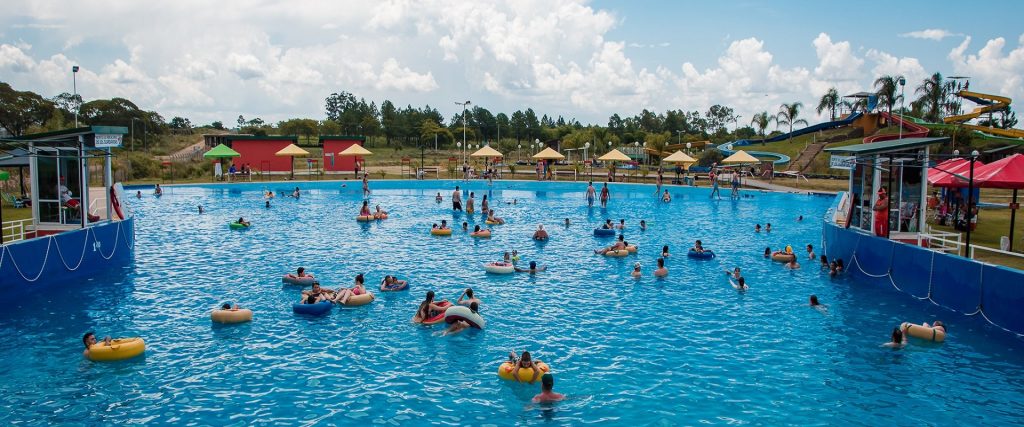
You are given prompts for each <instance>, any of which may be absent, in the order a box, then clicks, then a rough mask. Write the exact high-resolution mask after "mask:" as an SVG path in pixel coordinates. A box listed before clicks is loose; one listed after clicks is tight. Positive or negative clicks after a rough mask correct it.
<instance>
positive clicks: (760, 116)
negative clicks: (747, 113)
mask: <svg viewBox="0 0 1024 427" xmlns="http://www.w3.org/2000/svg"><path fill="white" fill-rule="evenodd" d="M774 121H775V116H770V115H768V112H767V111H762V112H760V113H757V114H754V117H753V118H752V119H750V124H752V125H754V127H755V128H756V129H757V133H758V134H759V135H761V145H764V131H765V129H768V124H769V123H771V122H774Z"/></svg>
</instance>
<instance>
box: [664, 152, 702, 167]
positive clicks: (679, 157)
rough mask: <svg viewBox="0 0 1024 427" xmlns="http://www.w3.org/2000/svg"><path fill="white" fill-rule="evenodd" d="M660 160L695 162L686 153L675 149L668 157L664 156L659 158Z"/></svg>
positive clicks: (684, 162) (695, 161)
mask: <svg viewBox="0 0 1024 427" xmlns="http://www.w3.org/2000/svg"><path fill="white" fill-rule="evenodd" d="M661 161H662V162H668V163H682V164H686V163H697V160H696V159H694V158H693V157H690V156H688V155H686V153H684V152H682V151H676V152H675V153H672V154H671V155H669V156H668V157H666V158H664V159H661Z"/></svg>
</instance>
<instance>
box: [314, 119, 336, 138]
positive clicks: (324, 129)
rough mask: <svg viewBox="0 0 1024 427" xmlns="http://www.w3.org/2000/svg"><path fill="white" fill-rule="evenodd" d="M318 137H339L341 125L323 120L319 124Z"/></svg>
mask: <svg viewBox="0 0 1024 427" xmlns="http://www.w3.org/2000/svg"><path fill="white" fill-rule="evenodd" d="M319 128H320V135H341V125H339V124H338V122H336V121H333V120H324V121H322V122H320V124H319Z"/></svg>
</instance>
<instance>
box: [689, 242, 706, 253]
mask: <svg viewBox="0 0 1024 427" xmlns="http://www.w3.org/2000/svg"><path fill="white" fill-rule="evenodd" d="M690 250H691V251H694V252H696V253H699V254H700V253H704V245H703V244H701V242H700V240H698V241H696V242H695V243H694V244H693V247H692V248H690Z"/></svg>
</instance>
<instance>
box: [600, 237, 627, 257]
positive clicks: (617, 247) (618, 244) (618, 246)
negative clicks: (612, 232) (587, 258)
mask: <svg viewBox="0 0 1024 427" xmlns="http://www.w3.org/2000/svg"><path fill="white" fill-rule="evenodd" d="M624 249H626V242H625V236H623V235H621V234H620V235H619V240H617V241H615V243H613V244H612V245H611V246H609V247H607V248H601V249H595V250H594V253H595V254H598V255H604V254H606V253H608V252H610V251H621V250H624Z"/></svg>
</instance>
